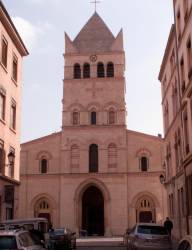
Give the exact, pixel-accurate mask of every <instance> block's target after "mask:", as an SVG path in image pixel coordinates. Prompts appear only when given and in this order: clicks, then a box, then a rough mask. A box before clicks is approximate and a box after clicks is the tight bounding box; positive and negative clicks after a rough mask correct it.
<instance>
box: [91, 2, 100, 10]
mask: <svg viewBox="0 0 192 250" xmlns="http://www.w3.org/2000/svg"><path fill="white" fill-rule="evenodd" d="M91 3H94V4H95V12H96V11H97V4H98V3H100V1H98V0H94V1H93V2H91Z"/></svg>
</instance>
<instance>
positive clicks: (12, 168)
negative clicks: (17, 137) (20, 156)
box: [8, 147, 15, 178]
mask: <svg viewBox="0 0 192 250" xmlns="http://www.w3.org/2000/svg"><path fill="white" fill-rule="evenodd" d="M9 153H13V155H14V157H15V149H14V148H13V147H10V149H9ZM8 167H9V177H11V178H14V172H15V159H13V162H9V166H8Z"/></svg>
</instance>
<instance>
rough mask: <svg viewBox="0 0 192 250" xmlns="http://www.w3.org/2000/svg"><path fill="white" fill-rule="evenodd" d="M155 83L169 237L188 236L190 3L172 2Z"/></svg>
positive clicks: (191, 198)
mask: <svg viewBox="0 0 192 250" xmlns="http://www.w3.org/2000/svg"><path fill="white" fill-rule="evenodd" d="M173 6H174V17H175V23H174V24H173V25H172V27H171V31H170V35H169V39H168V43H167V47H166V50H165V54H164V57H163V61H162V65H161V70H160V73H159V80H160V82H161V89H162V107H163V120H164V134H165V142H164V153H163V161H164V166H165V168H166V179H165V187H166V189H167V201H168V214H169V217H170V218H171V220H172V221H173V224H174V228H173V233H174V235H175V237H177V238H181V237H182V236H184V235H186V234H192V45H191V42H192V1H191V0H174V1H173Z"/></svg>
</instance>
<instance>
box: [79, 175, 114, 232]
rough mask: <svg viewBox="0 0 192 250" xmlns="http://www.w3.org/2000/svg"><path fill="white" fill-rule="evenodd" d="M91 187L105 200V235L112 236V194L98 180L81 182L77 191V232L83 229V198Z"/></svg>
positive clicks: (91, 179) (90, 179)
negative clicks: (96, 189)
mask: <svg viewBox="0 0 192 250" xmlns="http://www.w3.org/2000/svg"><path fill="white" fill-rule="evenodd" d="M91 186H94V187H96V188H98V189H99V190H100V191H101V193H102V195H103V198H104V233H105V235H109V234H110V228H111V215H110V213H111V210H110V201H111V197H110V193H109V190H108V188H107V186H106V185H105V184H104V183H103V182H102V181H100V180H98V179H96V178H89V179H87V180H85V181H83V182H81V183H80V184H79V185H78V186H77V187H76V190H75V195H74V201H75V221H76V225H77V230H80V229H82V198H83V194H84V192H85V191H86V190H87V189H88V188H89V187H91Z"/></svg>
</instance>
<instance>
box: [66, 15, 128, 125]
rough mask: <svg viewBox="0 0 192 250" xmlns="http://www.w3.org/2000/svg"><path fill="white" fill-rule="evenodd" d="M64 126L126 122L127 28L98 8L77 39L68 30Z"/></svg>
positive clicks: (120, 123) (123, 123)
mask: <svg viewBox="0 0 192 250" xmlns="http://www.w3.org/2000/svg"><path fill="white" fill-rule="evenodd" d="M64 57H65V74H64V75H65V78H64V93H63V96H64V98H63V128H65V127H69V126H75V127H78V126H91V125H96V126H108V125H109V126H119V125H121V126H122V125H125V79H124V70H125V55H124V49H123V32H122V30H121V31H120V32H119V34H118V35H117V37H116V38H115V37H114V36H113V34H112V33H111V31H110V30H109V28H108V27H107V26H106V24H105V23H104V22H103V20H102V19H101V18H100V16H99V15H98V14H97V13H96V12H95V13H94V15H93V16H92V17H91V18H90V20H89V21H88V22H87V24H86V25H85V26H84V27H83V29H82V30H81V31H80V33H79V34H78V35H77V37H76V38H75V39H74V41H71V39H70V38H69V36H68V35H67V34H65V55H64Z"/></svg>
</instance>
